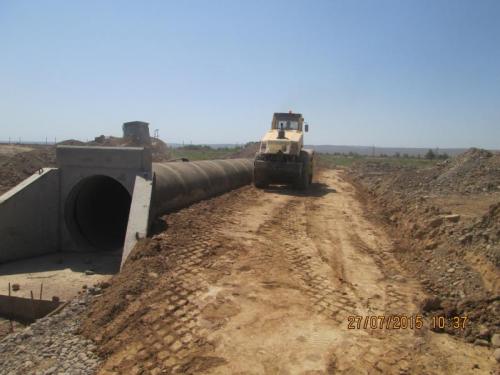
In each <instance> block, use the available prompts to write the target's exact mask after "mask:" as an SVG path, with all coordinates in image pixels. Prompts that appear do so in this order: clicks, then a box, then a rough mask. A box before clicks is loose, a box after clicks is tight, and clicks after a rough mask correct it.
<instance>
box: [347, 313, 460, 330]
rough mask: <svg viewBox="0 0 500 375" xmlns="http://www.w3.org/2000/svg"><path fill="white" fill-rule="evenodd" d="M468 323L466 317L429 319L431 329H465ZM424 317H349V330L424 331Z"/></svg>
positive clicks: (436, 317) (435, 317) (434, 317)
mask: <svg viewBox="0 0 500 375" xmlns="http://www.w3.org/2000/svg"><path fill="white" fill-rule="evenodd" d="M467 322H468V317H466V316H454V317H444V316H432V317H430V319H429V328H431V329H433V330H434V329H445V328H449V329H465V327H466V324H467ZM423 327H424V317H423V316H422V315H366V316H361V315H351V316H348V317H347V329H387V330H391V329H392V330H397V329H412V330H415V329H422V328H423Z"/></svg>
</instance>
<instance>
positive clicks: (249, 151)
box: [227, 142, 260, 159]
mask: <svg viewBox="0 0 500 375" xmlns="http://www.w3.org/2000/svg"><path fill="white" fill-rule="evenodd" d="M259 145H260V143H259V142H248V143H247V144H246V145H245V147H243V148H242V149H241V150H239V151H238V152H235V153H234V154H231V155H229V156H228V157H227V158H228V159H240V158H242V159H253V158H254V157H255V154H256V153H257V151H259Z"/></svg>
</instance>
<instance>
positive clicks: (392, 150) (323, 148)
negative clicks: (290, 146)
mask: <svg viewBox="0 0 500 375" xmlns="http://www.w3.org/2000/svg"><path fill="white" fill-rule="evenodd" d="M182 146H183V145H182V144H180V143H169V144H168V147H172V148H178V147H182ZM206 146H209V147H212V148H231V147H235V146H244V145H243V144H234V143H222V144H207V145H206ZM306 147H307V148H312V149H314V150H316V152H322V153H327V154H333V153H336V152H337V153H342V154H348V153H349V152H353V153H356V154H359V155H375V156H377V155H380V154H385V155H394V154H396V153H398V152H399V153H400V154H401V155H403V154H408V155H410V156H417V155H419V154H420V155H421V156H423V155H425V153H426V152H427V151H428V150H429V148H430V147H429V148H423V147H422V148H416V147H413V148H405V147H372V146H345V145H307V146H306ZM432 150H433V151H436V148H432ZM437 151H438V153H439V154H444V153H446V154H448V155H450V156H455V155H458V154H461V153H463V152H465V151H467V149H466V148H439V149H437Z"/></svg>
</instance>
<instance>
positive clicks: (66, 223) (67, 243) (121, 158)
mask: <svg viewBox="0 0 500 375" xmlns="http://www.w3.org/2000/svg"><path fill="white" fill-rule="evenodd" d="M151 164H152V163H151V151H150V150H148V149H145V148H143V147H85V146H58V147H57V165H58V167H59V171H60V186H61V189H60V212H61V216H60V226H61V232H60V249H61V250H63V251H95V250H101V249H100V248H99V246H98V245H96V243H92V241H89V240H88V238H85V236H82V235H81V229H82V228H83V227H82V225H81V223H80V224H78V223H73V221H74V220H73V219H74V218H75V214H74V212H75V202H76V201H75V200H76V199H77V197H78V196H79V195H80V194H81V193H82V192H83V190H88V188H86V187H85V186H84V183H85V181H86V180H87V179H89V178H92V177H95V176H103V177H107V178H109V179H112V180H113V181H116V182H117V183H118V184H120V185H121V186H123V188H124V189H126V190H127V192H128V194H129V196H130V198H131V197H132V195H133V194H134V185H135V179H136V176H142V177H143V178H145V179H151V177H152V176H151ZM87 186H89V185H87ZM82 189H83V190H82ZM88 194H89V196H88V198H87V204H93V203H94V202H97V201H98V200H104V201H103V204H106V197H104V196H103V195H104V192H102V191H101V192H99V191H98V190H96V191H89V192H88ZM80 196H81V195H80ZM110 198H113V197H110ZM96 204H97V203H96ZM112 208H113V207H110V209H112ZM127 209H128V208H127ZM104 213H105V212H104ZM127 214H128V213H127ZM95 219H96V217H94V218H90V217H89V220H94V221H95ZM74 224H78V225H74ZM90 224H92V223H90ZM85 225H87V224H85ZM103 230H106V229H105V228H104V227H103Z"/></svg>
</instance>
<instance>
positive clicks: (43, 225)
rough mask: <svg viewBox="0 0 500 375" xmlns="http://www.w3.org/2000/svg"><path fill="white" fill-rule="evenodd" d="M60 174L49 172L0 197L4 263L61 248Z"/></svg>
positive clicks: (0, 259)
mask: <svg viewBox="0 0 500 375" xmlns="http://www.w3.org/2000/svg"><path fill="white" fill-rule="evenodd" d="M58 223H59V171H58V170H57V169H51V168H46V169H43V170H42V171H41V173H37V174H35V175H33V176H31V177H29V178H27V179H26V180H24V181H23V182H22V183H21V184H19V185H17V186H16V187H14V188H13V189H11V190H9V191H8V192H6V193H5V194H3V195H2V196H0V262H5V261H9V260H14V259H20V258H27V257H31V256H35V255H40V254H45V253H48V252H52V251H54V250H55V249H57V248H58Z"/></svg>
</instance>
